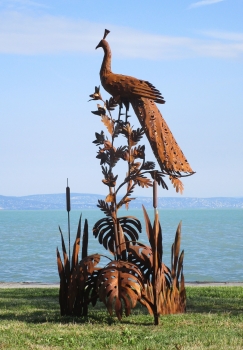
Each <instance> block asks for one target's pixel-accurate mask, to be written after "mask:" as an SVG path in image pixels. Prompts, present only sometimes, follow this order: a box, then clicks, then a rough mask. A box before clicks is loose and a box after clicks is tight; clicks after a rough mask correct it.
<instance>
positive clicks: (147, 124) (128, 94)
mask: <svg viewBox="0 0 243 350" xmlns="http://www.w3.org/2000/svg"><path fill="white" fill-rule="evenodd" d="M108 33H109V30H107V29H106V30H105V34H104V37H103V39H102V40H101V41H100V42H99V44H98V45H97V47H96V48H99V47H101V48H103V50H104V58H103V62H102V65H101V69H100V80H101V84H102V86H103V88H104V89H105V90H106V91H107V92H109V94H111V95H112V96H113V97H114V98H115V100H117V101H120V102H122V103H123V104H124V105H125V106H126V109H127V111H128V108H129V103H131V105H132V107H133V109H134V112H135V113H136V115H137V117H138V120H139V122H140V124H141V126H142V127H143V129H144V131H145V133H146V136H147V138H148V140H149V142H150V145H151V148H152V150H153V152H154V155H155V157H156V159H157V161H158V163H159V166H160V168H161V170H166V171H167V172H168V173H170V174H174V173H178V172H184V173H189V174H192V173H193V170H192V168H191V166H190V164H189V163H188V161H187V159H186V158H185V156H184V154H183V152H182V150H181V149H180V147H179V146H178V144H177V142H176V141H175V139H174V136H173V134H172V132H171V131H170V129H169V127H168V125H167V123H166V122H165V120H164V118H163V117H162V115H161V113H160V111H159V110H158V108H157V106H156V104H155V103H159V104H163V103H165V101H164V98H163V96H162V95H161V93H160V92H159V90H157V89H156V88H155V87H154V86H153V85H152V84H151V83H150V82H148V81H144V80H140V79H137V78H134V77H130V76H127V75H121V74H115V73H113V72H112V71H111V49H110V46H109V44H108V42H107V41H106V40H105V38H106V36H107V34H108ZM126 113H127V112H126Z"/></svg>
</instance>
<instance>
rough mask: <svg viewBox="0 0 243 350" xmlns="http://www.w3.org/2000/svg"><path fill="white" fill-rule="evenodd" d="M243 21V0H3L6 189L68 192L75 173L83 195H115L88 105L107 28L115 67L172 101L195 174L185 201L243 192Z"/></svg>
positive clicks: (0, 185)
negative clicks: (103, 167) (100, 158)
mask: <svg viewBox="0 0 243 350" xmlns="http://www.w3.org/2000/svg"><path fill="white" fill-rule="evenodd" d="M242 15H243V3H242V0H204V1H193V0H191V1H187V0H185V1H179V0H178V1H173V2H172V1H171V2H169V1H162V0H150V1H135V0H134V1H131V0H130V1H128V0H123V1H122V2H118V1H117V2H116V1H114V2H111V1H107V0H103V1H97V2H94V1H93V2H91V1H82V0H66V1H65V0H58V1H50V0H49V1H44V0H37V1H35V0H6V1H4V0H2V1H1V0H0V88H1V98H0V116H1V129H0V132H1V137H0V160H1V172H0V194H1V195H16V196H21V195H29V194H41V193H43V194H45V193H61V192H64V191H65V186H66V179H67V177H68V178H69V184H70V187H71V191H72V192H83V193H100V194H106V190H107V188H106V186H104V185H102V182H101V179H102V176H101V171H100V165H99V161H98V160H97V159H96V158H95V156H96V151H97V149H96V147H95V146H94V145H93V144H92V141H93V140H94V133H95V132H96V131H98V132H100V131H101V130H102V129H104V128H103V125H102V124H101V122H100V119H99V117H97V116H95V115H93V114H92V113H91V110H95V109H96V103H95V102H89V103H88V102H87V101H88V99H89V95H90V94H91V93H92V92H93V91H94V86H95V85H99V84H100V81H99V70H100V65H101V61H102V58H103V52H102V50H101V49H99V50H95V47H96V45H97V44H98V42H99V41H100V39H101V38H102V37H103V32H104V29H105V28H107V29H109V30H110V31H111V33H110V34H109V36H108V37H107V40H108V41H109V43H110V45H111V49H112V54H113V61H112V69H113V71H114V72H115V73H121V74H127V75H132V76H135V77H137V78H140V79H144V80H148V81H150V82H151V83H152V84H153V85H155V86H156V87H157V88H158V89H159V90H160V91H161V92H162V94H163V96H164V98H165V100H166V104H165V105H163V106H160V107H159V108H160V111H161V112H162V114H163V117H164V118H165V120H166V121H167V123H168V125H169V127H170V129H171V131H172V132H173V134H174V136H175V138H176V140H177V142H178V144H179V145H180V147H181V149H182V150H183V152H184V154H185V155H186V157H187V159H188V161H189V163H190V165H191V166H192V168H193V169H194V170H195V171H196V174H195V175H193V176H191V177H189V178H187V179H185V180H184V181H183V182H184V185H185V190H184V196H189V197H213V196H243V186H242V179H243V165H242V158H243V157H242V150H243V137H242V130H243V98H242V90H243V21H242ZM101 92H102V96H103V97H104V98H109V96H108V94H107V93H106V92H104V91H103V90H101ZM131 123H132V124H133V125H134V126H135V127H138V126H139V125H138V122H137V118H136V116H135V115H133V117H132V119H131ZM145 144H146V155H147V160H154V157H153V154H152V152H151V150H150V149H149V145H148V143H147V142H145ZM118 171H119V178H118V179H120V180H123V177H124V175H125V168H124V167H122V166H121V168H119V169H118ZM167 182H169V181H167ZM135 194H137V195H145V196H150V195H151V190H150V189H148V190H147V189H146V190H142V189H138V190H137V192H136V193H135ZM159 196H180V195H178V194H176V193H175V191H174V189H173V188H171V187H170V190H169V191H164V190H162V189H160V191H159Z"/></svg>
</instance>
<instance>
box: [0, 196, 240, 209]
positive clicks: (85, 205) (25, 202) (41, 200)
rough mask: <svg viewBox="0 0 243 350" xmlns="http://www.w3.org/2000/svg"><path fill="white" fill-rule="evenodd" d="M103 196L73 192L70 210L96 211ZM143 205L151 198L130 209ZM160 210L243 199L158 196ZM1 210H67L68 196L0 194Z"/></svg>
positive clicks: (230, 205) (229, 204) (235, 203)
mask: <svg viewBox="0 0 243 350" xmlns="http://www.w3.org/2000/svg"><path fill="white" fill-rule="evenodd" d="M99 199H103V200H104V199H105V196H104V195H99V194H88V193H71V209H72V210H83V209H97V203H98V200H99ZM142 204H143V205H145V206H146V207H147V208H150V207H151V208H153V199H152V197H142V196H138V197H136V200H135V201H131V203H130V205H129V206H130V209H141V207H142ZM158 209H243V197H208V198H201V197H182V196H181V197H159V198H158ZM0 210H66V194H65V193H60V194H43V195H30V196H21V197H15V196H2V195H0Z"/></svg>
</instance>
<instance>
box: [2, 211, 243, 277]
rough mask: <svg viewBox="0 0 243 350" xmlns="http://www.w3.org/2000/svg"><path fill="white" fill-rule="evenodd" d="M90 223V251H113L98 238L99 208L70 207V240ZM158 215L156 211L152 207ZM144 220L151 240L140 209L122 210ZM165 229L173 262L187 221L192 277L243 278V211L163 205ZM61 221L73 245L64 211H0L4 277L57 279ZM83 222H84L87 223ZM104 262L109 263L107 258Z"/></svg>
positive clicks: (188, 263) (187, 261)
mask: <svg viewBox="0 0 243 350" xmlns="http://www.w3.org/2000/svg"><path fill="white" fill-rule="evenodd" d="M81 212H82V218H83V220H82V222H83V223H84V219H85V218H87V219H88V223H89V254H92V253H100V254H105V255H107V256H110V257H111V255H110V254H109V252H107V251H106V250H105V249H104V248H103V246H101V245H100V244H99V243H98V241H97V240H96V239H95V238H94V237H93V233H92V228H93V225H94V223H95V222H96V221H97V220H98V219H100V218H101V217H102V213H101V211H99V210H82V211H71V212H70V219H71V245H72V244H73V242H74V238H75V235H76V231H77V226H78V220H79V216H80V214H81ZM148 212H149V215H150V217H151V218H152V217H153V210H151V211H148ZM123 215H134V216H136V217H137V218H138V219H140V220H141V223H142V225H143V231H142V233H141V235H140V239H139V241H140V242H142V243H145V244H146V243H147V236H146V232H145V229H144V220H143V215H142V211H141V210H129V211H128V212H127V211H120V216H123ZM159 215H160V222H161V225H162V230H163V248H164V255H163V261H164V263H165V264H166V265H168V266H170V251H171V244H172V242H173V240H174V236H175V232H176V228H177V225H178V223H179V222H180V220H182V242H181V249H184V250H185V258H184V273H185V279H186V281H187V282H189V281H216V282H221V281H229V282H242V281H243V253H242V251H243V210H242V209H231V210H226V209H225V210H224V209H221V210H217V209H199V210H196V209H194V210H189V209H186V210H182V209H181V210H159ZM58 225H60V226H61V228H62V231H63V233H64V237H65V241H66V245H67V244H68V234H67V232H68V229H67V226H68V225H67V212H65V211H51V210H48V211H4V210H2V211H0V249H1V253H0V281H1V282H27V281H30V282H45V283H52V282H58V281H59V276H58V272H57V264H56V247H57V246H58V247H59V250H60V251H61V241H60V233H59V230H58ZM82 226H83V225H82ZM103 264H104V263H103Z"/></svg>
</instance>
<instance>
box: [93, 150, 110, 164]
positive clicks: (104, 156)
mask: <svg viewBox="0 0 243 350" xmlns="http://www.w3.org/2000/svg"><path fill="white" fill-rule="evenodd" d="M96 158H97V159H100V165H102V164H110V155H109V153H108V152H104V151H103V150H101V149H100V150H99V152H98V154H97V156H96Z"/></svg>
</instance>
